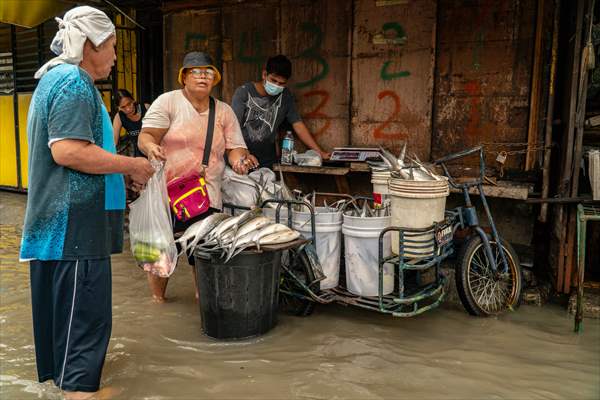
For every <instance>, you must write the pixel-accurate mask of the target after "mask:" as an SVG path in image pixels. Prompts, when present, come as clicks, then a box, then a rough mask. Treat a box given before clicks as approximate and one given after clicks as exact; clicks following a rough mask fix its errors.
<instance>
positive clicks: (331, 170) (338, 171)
mask: <svg viewBox="0 0 600 400" xmlns="http://www.w3.org/2000/svg"><path fill="white" fill-rule="evenodd" d="M273 171H281V172H294V173H297V174H322V175H346V174H347V173H348V172H350V168H344V167H307V166H301V165H280V164H275V165H273Z"/></svg>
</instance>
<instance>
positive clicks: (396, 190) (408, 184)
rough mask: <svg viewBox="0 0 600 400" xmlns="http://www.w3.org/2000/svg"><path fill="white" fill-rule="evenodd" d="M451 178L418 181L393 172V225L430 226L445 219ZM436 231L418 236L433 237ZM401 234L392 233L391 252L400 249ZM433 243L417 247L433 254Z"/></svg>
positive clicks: (428, 253)
mask: <svg viewBox="0 0 600 400" xmlns="http://www.w3.org/2000/svg"><path fill="white" fill-rule="evenodd" d="M448 194H450V191H449V189H448V178H446V177H443V176H442V177H439V180H428V181H417V180H410V179H403V178H401V177H395V176H393V175H392V177H391V178H390V181H389V195H390V198H391V215H392V225H393V226H400V227H403V228H417V229H422V228H428V227H430V226H431V225H433V224H434V223H435V222H440V221H443V220H444V211H445V209H446V197H448ZM432 238H433V233H429V234H427V235H421V236H420V237H417V238H416V239H418V240H431V239H432ZM398 244H399V241H398V234H397V233H395V234H392V252H393V253H394V254H398V252H399V246H398ZM432 251H433V246H432V247H430V248H424V249H420V250H418V251H415V252H416V253H421V254H423V256H427V255H431V252H432Z"/></svg>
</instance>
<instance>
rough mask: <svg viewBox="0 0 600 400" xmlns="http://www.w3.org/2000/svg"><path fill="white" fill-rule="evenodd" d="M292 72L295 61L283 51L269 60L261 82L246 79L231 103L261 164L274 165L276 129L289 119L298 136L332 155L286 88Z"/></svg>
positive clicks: (253, 152)
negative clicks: (317, 140) (301, 114)
mask: <svg viewBox="0 0 600 400" xmlns="http://www.w3.org/2000/svg"><path fill="white" fill-rule="evenodd" d="M291 75H292V63H291V62H290V60H289V59H288V58H287V57H286V56H283V55H277V56H274V57H271V58H269V59H268V60H267V64H266V67H265V69H264V70H263V72H262V80H261V81H259V82H247V83H245V84H243V85H242V86H240V87H238V88H237V89H236V91H235V93H234V95H233V99H232V101H231V107H232V108H233V111H234V112H235V115H236V116H237V118H238V121H239V123H240V126H241V128H242V134H243V135H244V140H245V142H246V146H248V151H249V152H250V153H251V154H253V155H255V156H256V158H257V159H258V162H259V163H260V167H267V168H272V167H273V164H275V163H276V162H277V161H278V160H277V154H276V142H277V133H278V132H279V130H280V128H281V126H282V124H283V123H284V122H287V123H289V124H290V125H291V126H292V128H293V129H294V131H295V132H296V134H297V135H298V138H299V139H300V140H301V141H302V142H303V143H304V144H305V145H306V146H307V147H309V148H311V149H313V150H315V151H316V152H318V153H319V154H320V155H321V157H322V158H324V159H327V158H329V153H326V152H324V151H323V150H322V149H321V147H319V145H318V144H317V142H316V141H315V139H314V138H313V136H312V135H311V133H310V131H309V130H308V128H307V127H306V125H305V124H304V122H302V119H301V118H300V115H299V114H298V111H297V110H296V105H295V103H294V97H293V96H292V93H291V92H290V91H289V90H288V89H287V88H286V85H287V82H288V79H289V78H290V76H291Z"/></svg>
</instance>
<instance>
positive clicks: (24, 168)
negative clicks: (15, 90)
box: [19, 93, 33, 188]
mask: <svg viewBox="0 0 600 400" xmlns="http://www.w3.org/2000/svg"><path fill="white" fill-rule="evenodd" d="M32 95H33V94H32V93H21V94H19V145H20V146H21V148H20V150H21V185H23V187H24V188H26V187H27V186H28V184H27V182H28V165H29V163H28V160H29V148H28V146H27V113H28V112H29V103H30V102H31V96H32Z"/></svg>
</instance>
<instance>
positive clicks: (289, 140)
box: [281, 131, 294, 165]
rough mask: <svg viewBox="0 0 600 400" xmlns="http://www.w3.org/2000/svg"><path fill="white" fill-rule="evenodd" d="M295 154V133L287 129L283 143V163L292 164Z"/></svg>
mask: <svg viewBox="0 0 600 400" xmlns="http://www.w3.org/2000/svg"><path fill="white" fill-rule="evenodd" d="M293 155H294V135H293V134H292V131H287V132H286V133H285V137H284V138H283V143H282V144H281V164H284V165H292V159H293Z"/></svg>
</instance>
